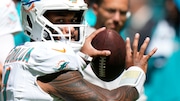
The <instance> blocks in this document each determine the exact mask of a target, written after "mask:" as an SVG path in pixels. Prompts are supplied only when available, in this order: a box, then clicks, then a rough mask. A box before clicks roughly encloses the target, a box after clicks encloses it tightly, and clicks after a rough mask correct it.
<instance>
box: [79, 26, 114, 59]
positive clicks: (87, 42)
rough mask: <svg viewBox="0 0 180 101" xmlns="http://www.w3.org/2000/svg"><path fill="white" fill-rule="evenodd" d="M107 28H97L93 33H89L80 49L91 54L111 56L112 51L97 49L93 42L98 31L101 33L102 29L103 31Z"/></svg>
mask: <svg viewBox="0 0 180 101" xmlns="http://www.w3.org/2000/svg"><path fill="white" fill-rule="evenodd" d="M105 29H106V28H105V27H103V28H100V29H98V30H96V31H95V32H93V33H92V34H91V35H89V36H88V37H87V38H86V40H85V43H84V45H83V47H82V48H81V50H80V51H81V52H83V53H84V54H87V55H89V56H109V55H110V54H111V52H110V51H109V50H97V49H95V48H94V47H93V46H92V44H91V42H92V40H93V38H94V37H95V36H96V35H97V34H98V33H100V32H101V31H103V30H105Z"/></svg>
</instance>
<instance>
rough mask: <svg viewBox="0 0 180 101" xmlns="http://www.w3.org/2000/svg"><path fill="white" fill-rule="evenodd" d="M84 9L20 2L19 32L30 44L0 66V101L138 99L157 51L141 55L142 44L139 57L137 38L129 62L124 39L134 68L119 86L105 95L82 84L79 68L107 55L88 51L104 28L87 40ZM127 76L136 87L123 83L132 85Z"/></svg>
mask: <svg viewBox="0 0 180 101" xmlns="http://www.w3.org/2000/svg"><path fill="white" fill-rule="evenodd" d="M86 9H87V5H86V4H85V3H84V1H83V0H22V17H23V18H22V21H23V27H24V31H25V33H26V34H27V35H28V36H29V37H30V38H31V42H26V43H25V44H24V45H21V46H17V47H15V48H14V49H12V51H11V52H10V54H9V55H8V57H7V59H6V61H5V65H4V70H3V87H2V92H1V93H2V97H3V99H2V100H3V101H55V100H61V99H62V100H65V101H109V100H111V101H125V100H130V101H134V100H136V99H137V98H138V96H139V89H140V88H141V87H142V85H143V83H144V80H145V72H146V71H145V70H146V64H147V61H148V59H149V58H150V57H151V56H152V55H153V54H154V53H155V51H156V49H154V50H152V51H151V52H150V53H149V54H148V55H144V50H145V48H146V46H147V44H148V42H149V39H147V40H146V41H145V43H144V44H143V46H142V49H141V50H140V52H138V51H137V50H136V48H137V44H138V38H139V35H137V36H136V37H135V41H134V43H135V44H134V46H135V47H134V48H135V50H134V51H133V54H135V55H133V56H132V51H131V47H130V40H129V39H127V50H128V52H127V56H128V58H129V60H130V61H129V62H130V64H129V65H131V63H132V62H133V61H136V63H137V65H136V66H133V67H130V69H129V72H128V73H126V74H124V77H125V79H122V86H121V87H119V88H117V89H114V90H107V89H103V88H101V87H98V86H95V85H93V84H91V83H90V82H88V81H86V80H84V79H83V76H82V73H83V72H82V71H83V70H82V68H84V67H85V66H86V65H87V63H89V62H90V61H91V60H92V56H96V55H103V56H108V55H110V54H111V52H110V51H108V50H103V51H99V50H96V49H94V48H93V47H92V46H91V41H92V39H93V38H94V37H95V36H96V35H97V34H98V33H99V32H100V31H102V30H104V29H105V28H101V29H99V30H97V31H95V32H94V33H93V34H91V35H90V36H89V37H87V38H86V34H85V31H86V23H85V21H84V20H83V12H84V11H85V10H86ZM80 50H81V51H80ZM143 55H144V56H143ZM134 68H136V70H134ZM137 68H138V69H137ZM129 73H136V74H138V75H136V76H133V79H134V80H136V81H137V82H135V83H134V82H123V81H126V80H131V79H132V74H129ZM128 75H129V76H128Z"/></svg>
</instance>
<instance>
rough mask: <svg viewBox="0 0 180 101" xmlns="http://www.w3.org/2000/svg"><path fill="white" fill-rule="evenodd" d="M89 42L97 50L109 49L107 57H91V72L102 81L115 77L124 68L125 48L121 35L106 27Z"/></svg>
mask: <svg viewBox="0 0 180 101" xmlns="http://www.w3.org/2000/svg"><path fill="white" fill-rule="evenodd" d="M91 44H92V46H93V47H94V48H96V49H98V50H110V51H111V55H110V56H108V57H103V56H98V57H93V60H92V62H91V67H92V70H93V72H94V73H95V74H96V76H97V77H98V78H100V79H101V80H103V81H112V80H114V79H116V78H117V77H118V76H119V75H120V74H121V73H122V72H123V71H124V69H125V57H126V48H125V42H124V40H123V39H122V37H121V36H120V35H119V34H118V33H117V32H116V31H114V30H110V29H106V30H104V31H102V32H100V33H98V34H97V35H96V36H95V38H94V39H93V40H92V43H91Z"/></svg>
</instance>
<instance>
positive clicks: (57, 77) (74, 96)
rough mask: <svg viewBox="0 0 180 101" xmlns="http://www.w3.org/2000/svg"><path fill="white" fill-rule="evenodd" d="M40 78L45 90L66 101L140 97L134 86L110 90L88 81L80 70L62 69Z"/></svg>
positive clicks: (114, 100) (126, 100)
mask: <svg viewBox="0 0 180 101" xmlns="http://www.w3.org/2000/svg"><path fill="white" fill-rule="evenodd" d="M49 78H51V79H49ZM38 80H39V81H38V84H39V85H40V87H41V88H42V89H43V90H44V91H46V92H47V93H50V94H52V95H55V96H57V97H59V98H63V99H64V100H65V101H135V100H136V99H137V98H138V92H137V90H136V88H134V87H131V86H122V87H119V88H117V89H114V90H112V91H110V90H107V89H103V88H101V87H98V86H95V85H93V84H91V83H89V82H87V81H86V80H84V79H83V77H82V75H81V74H80V72H78V71H64V72H63V71H62V72H58V73H54V74H50V75H46V76H44V77H40V78H38ZM47 80H49V81H47Z"/></svg>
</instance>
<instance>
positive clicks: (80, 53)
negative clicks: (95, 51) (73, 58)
mask: <svg viewBox="0 0 180 101" xmlns="http://www.w3.org/2000/svg"><path fill="white" fill-rule="evenodd" d="M77 54H78V55H79V56H80V57H82V58H83V59H84V60H85V61H86V62H90V61H92V59H93V58H92V57H90V56H89V55H87V54H84V53H82V52H80V51H79V52H78V53H77Z"/></svg>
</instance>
